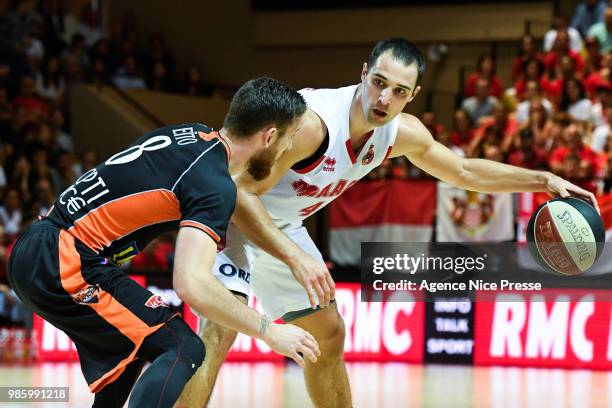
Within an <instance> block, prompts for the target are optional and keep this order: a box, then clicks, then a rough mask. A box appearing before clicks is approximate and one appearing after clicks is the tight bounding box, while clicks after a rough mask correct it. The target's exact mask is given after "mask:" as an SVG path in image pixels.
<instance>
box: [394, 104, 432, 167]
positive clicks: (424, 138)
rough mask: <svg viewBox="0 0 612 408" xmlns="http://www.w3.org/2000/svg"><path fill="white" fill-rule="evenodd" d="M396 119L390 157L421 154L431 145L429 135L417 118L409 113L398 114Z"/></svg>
mask: <svg viewBox="0 0 612 408" xmlns="http://www.w3.org/2000/svg"><path fill="white" fill-rule="evenodd" d="M398 119H399V125H398V131H397V137H396V138H395V144H394V145H393V155H392V157H397V156H406V155H410V154H413V153H418V152H422V151H424V150H425V149H427V147H428V146H429V145H431V143H433V137H432V136H431V133H430V132H429V130H427V128H426V127H425V125H424V124H423V122H421V120H420V119H419V118H417V117H416V116H414V115H411V114H409V113H400V115H399V118H398Z"/></svg>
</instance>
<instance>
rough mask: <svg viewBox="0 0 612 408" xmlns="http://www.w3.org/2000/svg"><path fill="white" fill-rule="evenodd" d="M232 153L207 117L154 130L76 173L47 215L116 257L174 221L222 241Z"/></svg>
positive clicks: (171, 227)
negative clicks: (206, 123)
mask: <svg viewBox="0 0 612 408" xmlns="http://www.w3.org/2000/svg"><path fill="white" fill-rule="evenodd" d="M229 156H230V150H229V146H228V145H227V142H225V141H224V140H223V139H222V138H221V137H220V136H219V134H218V132H214V131H212V129H210V128H208V127H206V126H204V125H201V124H198V123H188V124H183V125H177V126H168V127H164V128H160V129H157V130H154V131H152V132H149V133H147V134H145V135H144V136H142V137H141V138H140V139H138V140H136V141H135V142H134V143H133V144H132V145H130V146H129V147H128V148H127V149H125V150H123V151H121V152H119V153H117V154H115V155H113V156H111V157H110V158H108V159H107V160H106V161H105V162H103V163H101V164H99V165H98V166H96V167H95V168H94V169H91V170H89V171H88V172H87V173H85V174H83V175H82V176H81V177H79V179H78V180H76V181H75V183H74V184H73V185H71V186H70V187H68V189H66V191H64V192H63V193H62V194H61V195H60V196H59V197H58V199H57V201H56V202H55V205H54V207H53V208H52V210H51V211H50V213H49V215H48V217H49V219H50V220H51V221H53V222H54V223H55V224H57V225H59V226H60V227H62V228H64V229H66V230H67V231H68V232H69V233H70V234H71V235H73V236H74V237H75V238H78V239H79V240H80V241H82V242H83V243H84V244H85V245H87V246H88V247H89V248H91V249H92V250H94V251H96V252H97V253H99V254H100V255H102V256H104V257H106V258H108V259H109V260H110V261H112V262H113V263H115V264H121V263H124V262H126V261H127V260H129V259H130V258H132V257H133V256H134V255H136V254H137V253H138V252H139V251H141V250H142V249H143V248H144V247H145V246H146V245H147V244H148V243H149V242H150V241H151V240H153V239H154V238H155V237H157V236H158V235H159V234H161V233H163V232H167V231H175V230H177V229H178V228H179V227H194V228H198V229H200V230H202V231H204V232H205V233H207V234H208V235H210V236H211V237H212V238H213V239H214V240H215V241H216V242H217V243H219V241H220V240H221V238H222V237H223V236H224V235H225V230H226V228H227V223H228V220H229V218H230V217H231V215H232V213H233V211H234V206H235V203H236V185H235V184H234V182H233V180H232V178H231V176H230V174H229V171H228V164H229Z"/></svg>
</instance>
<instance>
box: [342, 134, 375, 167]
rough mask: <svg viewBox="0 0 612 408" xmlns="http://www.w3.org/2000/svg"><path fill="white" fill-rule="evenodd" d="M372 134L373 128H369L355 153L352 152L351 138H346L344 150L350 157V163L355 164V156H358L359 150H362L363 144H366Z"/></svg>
mask: <svg viewBox="0 0 612 408" xmlns="http://www.w3.org/2000/svg"><path fill="white" fill-rule="evenodd" d="M373 134H374V131H373V130H370V131H369V132H368V133H367V134H366V138H365V140H364V141H363V144H362V145H361V147H360V148H359V150H358V151H357V154H355V153H354V152H353V148H352V147H351V139H350V138H348V139H346V143H345V145H346V151H347V152H348V154H349V157H350V158H351V163H353V164H355V163H357V156H359V155H360V154H361V151H362V150H363V146H365V145H366V143H368V140H370V138H371V137H372V135H373Z"/></svg>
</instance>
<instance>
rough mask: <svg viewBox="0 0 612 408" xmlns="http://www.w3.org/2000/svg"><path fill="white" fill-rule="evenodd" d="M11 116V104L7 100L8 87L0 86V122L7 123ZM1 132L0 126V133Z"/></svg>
mask: <svg viewBox="0 0 612 408" xmlns="http://www.w3.org/2000/svg"><path fill="white" fill-rule="evenodd" d="M12 118H13V104H12V103H11V102H9V95H8V89H6V87H4V86H2V87H0V124H4V125H6V124H8V123H9V122H10V121H11V119H12ZM1 132H2V130H1V128H0V133H1Z"/></svg>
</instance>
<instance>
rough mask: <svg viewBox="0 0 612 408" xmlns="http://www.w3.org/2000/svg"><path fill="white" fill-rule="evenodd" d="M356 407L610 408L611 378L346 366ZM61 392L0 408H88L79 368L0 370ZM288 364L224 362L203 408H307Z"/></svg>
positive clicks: (583, 373)
mask: <svg viewBox="0 0 612 408" xmlns="http://www.w3.org/2000/svg"><path fill="white" fill-rule="evenodd" d="M348 371H349V376H350V380H351V385H352V391H353V399H354V406H355V407H363V408H387V407H390V408H391V407H392V408H396V407H441V408H457V407H479V408H480V407H482V408H488V407H492V408H523V407H526V408H547V407H550V408H562V407H571V408H583V407H609V408H612V372H604V371H588V370H561V369H536V368H517V367H470V366H445V365H411V364H403V363H349V364H348ZM42 385H45V386H68V387H70V402H69V403H41V402H39V403H19V404H17V403H15V404H7V403H0V406H1V407H36V408H38V407H40V408H42V407H50V408H60V407H78V408H83V407H88V406H91V403H92V401H93V397H92V396H91V394H89V391H88V389H87V386H86V384H85V380H84V379H83V377H82V375H81V372H80V368H79V365H78V364H76V363H43V364H33V365H27V366H16V365H3V366H0V386H42ZM311 406H312V405H311V404H310V403H309V402H308V398H307V394H306V389H305V386H304V380H303V377H302V373H301V369H300V368H299V367H298V366H297V365H295V364H286V365H284V364H273V363H226V364H225V365H224V366H223V368H222V370H221V373H220V377H219V380H218V383H217V387H216V389H215V392H214V394H213V397H212V399H211V403H210V404H209V407H211V408H216V407H228V408H242V407H248V408H260V407H262V408H263V407H265V408H276V407H279V408H280V407H291V408H302V407H311Z"/></svg>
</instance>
